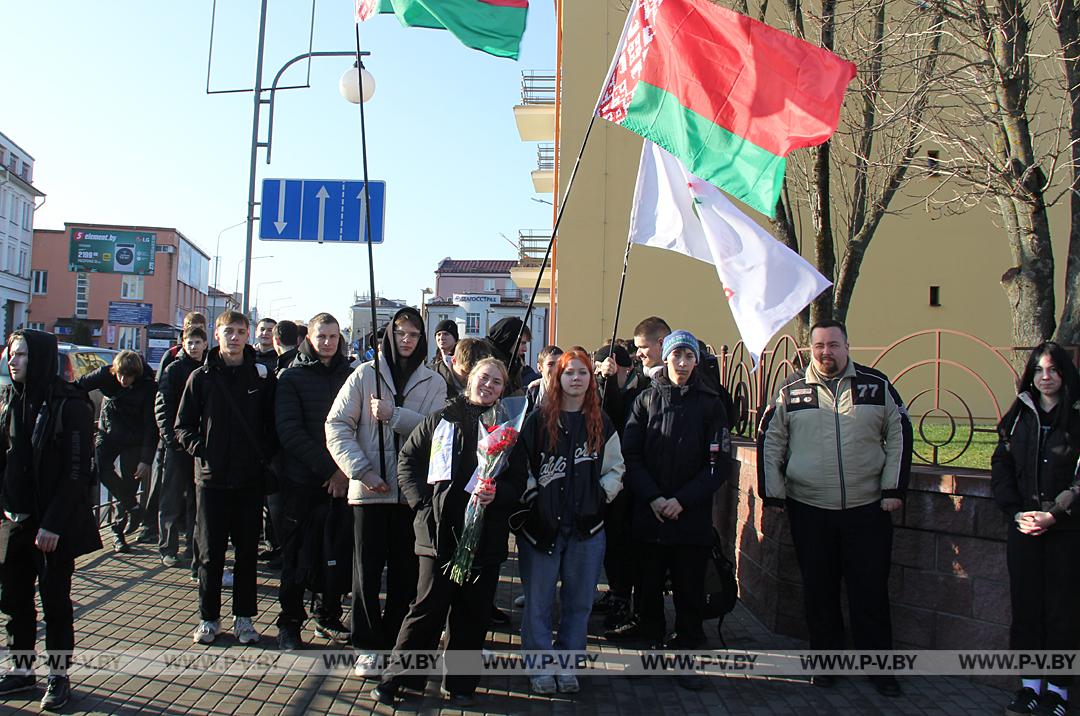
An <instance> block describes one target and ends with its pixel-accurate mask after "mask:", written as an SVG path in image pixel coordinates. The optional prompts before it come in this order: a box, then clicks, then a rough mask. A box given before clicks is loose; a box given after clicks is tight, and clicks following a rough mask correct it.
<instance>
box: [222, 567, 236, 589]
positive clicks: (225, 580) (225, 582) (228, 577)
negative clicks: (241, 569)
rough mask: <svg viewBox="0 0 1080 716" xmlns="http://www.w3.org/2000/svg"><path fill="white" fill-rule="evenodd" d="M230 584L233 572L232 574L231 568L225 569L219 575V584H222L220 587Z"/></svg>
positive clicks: (229, 585)
mask: <svg viewBox="0 0 1080 716" xmlns="http://www.w3.org/2000/svg"><path fill="white" fill-rule="evenodd" d="M232 585H233V574H232V570H229V569H227V570H225V572H224V573H223V574H222V575H221V586H222V587H231V586H232Z"/></svg>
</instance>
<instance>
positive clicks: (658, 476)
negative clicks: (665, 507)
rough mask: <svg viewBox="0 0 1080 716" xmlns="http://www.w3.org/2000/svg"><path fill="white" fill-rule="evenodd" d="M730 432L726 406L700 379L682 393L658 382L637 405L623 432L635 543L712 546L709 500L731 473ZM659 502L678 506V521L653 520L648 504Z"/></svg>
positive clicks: (661, 378) (663, 380)
mask: <svg viewBox="0 0 1080 716" xmlns="http://www.w3.org/2000/svg"><path fill="white" fill-rule="evenodd" d="M727 426H728V418H727V414H726V413H725V412H724V404H723V402H722V401H721V400H720V397H719V396H718V395H717V394H716V392H715V391H713V390H712V389H710V388H709V387H708V386H707V385H705V384H704V383H703V382H702V381H700V380H699V379H698V377H697V375H696V374H694V375H691V376H690V382H689V383H688V384H686V385H682V386H678V385H675V384H673V383H672V382H671V381H670V380H668V378H667V377H666V376H665V375H663V374H661V375H660V376H659V377H657V378H654V379H653V382H652V385H651V386H650V387H649V388H648V389H647V390H646V391H644V392H643V393H642V394H641V395H639V396H638V397H637V398H636V399H635V400H634V404H633V406H632V407H631V408H630V417H629V418H628V419H627V421H626V430H625V431H624V432H623V456H624V457H625V458H626V481H627V484H629V486H630V489H631V492H632V493H633V496H634V503H633V504H634V507H633V509H634V513H633V530H634V537H635V539H637V540H640V541H643V542H652V543H657V544H693V545H711V544H712V543H713V529H712V502H713V500H712V496H713V493H714V492H716V491H717V490H718V489H719V488H720V486H721V485H722V484H724V482H725V481H726V480H727V479H728V477H729V476H730V475H731V472H732V465H733V458H732V453H731V433H730V431H729V430H728V427H727ZM713 445H715V446H716V451H715V453H714V452H712V451H711V448H712V446H713ZM657 497H664V498H675V499H676V500H678V501H679V504H680V505H682V508H683V512H682V513H681V514H680V515H679V517H678V519H675V520H664V521H663V522H660V521H658V520H657V519H656V516H655V515H654V514H653V511H652V507H651V506H650V503H651V502H652V501H653V500H655V499H656V498H657Z"/></svg>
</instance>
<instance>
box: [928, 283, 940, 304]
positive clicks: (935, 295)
mask: <svg viewBox="0 0 1080 716" xmlns="http://www.w3.org/2000/svg"><path fill="white" fill-rule="evenodd" d="M930 305H931V306H940V305H941V286H931V287H930Z"/></svg>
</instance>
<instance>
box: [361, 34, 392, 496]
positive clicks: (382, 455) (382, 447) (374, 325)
mask: <svg viewBox="0 0 1080 716" xmlns="http://www.w3.org/2000/svg"><path fill="white" fill-rule="evenodd" d="M356 69H357V72H356V90H357V95H358V96H359V97H360V155H361V157H362V161H363V170H364V238H365V239H367V255H368V304H369V305H370V306H371V335H373V336H375V355H374V358H373V360H374V368H375V398H376V399H378V400H382V381H381V380H380V377H381V376H380V374H379V348H380V346H379V344H378V340H379V326H378V323H379V314H378V311H376V309H375V249H374V247H373V245H372V243H371V201H370V199H369V197H368V161H367V123H366V121H365V118H364V73H363V72H362V70H363V69H364V61H363V59H362V58H361V56H360V23H359V22H357V23H356ZM388 338H389V339H390V340H394V338H393V336H392V335H391V336H388ZM376 420H377V421H378V423H379V430H378V433H379V477H380V478H382V479H383V480H384V481H385V480H386V478H387V475H386V440H385V439H384V438H383V430H382V429H383V425H382V421H381V420H378V417H377V416H376Z"/></svg>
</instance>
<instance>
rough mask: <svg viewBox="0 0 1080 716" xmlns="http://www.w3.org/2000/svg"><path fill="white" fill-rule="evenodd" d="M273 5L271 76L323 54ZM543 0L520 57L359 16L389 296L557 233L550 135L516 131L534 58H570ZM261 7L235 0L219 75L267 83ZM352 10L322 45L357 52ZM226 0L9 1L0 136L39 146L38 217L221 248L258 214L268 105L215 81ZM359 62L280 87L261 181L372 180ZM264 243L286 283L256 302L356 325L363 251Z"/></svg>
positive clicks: (289, 7) (232, 256) (326, 17)
mask: <svg viewBox="0 0 1080 716" xmlns="http://www.w3.org/2000/svg"><path fill="white" fill-rule="evenodd" d="M269 5H270V10H269V17H270V21H269V24H268V29H267V53H266V61H265V64H266V83H267V84H269V81H270V79H272V77H273V74H274V73H275V72H276V71H277V69H278V68H279V67H280V66H281V65H282V64H284V62H285V61H287V60H288V59H290V58H292V57H294V56H295V55H298V54H300V53H302V52H305V51H306V50H307V47H308V28H309V21H310V10H311V5H310V2H306V1H305V0H270V3H269ZM531 5H532V7H531V8H530V10H529V21H528V28H527V29H526V32H525V38H524V41H523V45H522V53H521V60H520V61H519V62H513V61H511V60H506V59H500V58H496V57H491V56H489V55H486V54H484V53H481V52H477V51H475V50H470V49H468V48H466V47H464V46H463V45H461V44H460V43H458V42H457V40H456V39H455V38H454V37H453V36H451V35H450V34H449V33H447V32H441V31H434V30H423V29H407V28H403V27H401V26H400V24H398V22H397V20H396V19H394V18H393V17H392V16H380V17H377V18H375V19H373V20H371V21H369V22H367V23H365V24H364V25H362V26H361V37H362V42H363V46H364V49H367V50H370V51H371V52H372V56H371V58H370V59H369V60H367V64H368V68H369V70H370V71H371V73H372V74H373V75H374V76H375V79H376V85H377V91H376V95H375V97H374V99H373V100H372V101H371V102H370V103H369V104H368V105H366V107H367V109H368V110H369V111H368V112H367V127H368V140H369V143H368V153H369V154H368V157H369V158H368V161H369V168H370V171H371V176H372V178H374V179H383V180H385V181H386V182H387V192H388V198H387V206H388V209H387V229H386V230H387V237H386V243H385V244H384V245H382V246H377V247H376V249H375V266H376V278H377V286H376V290H377V291H378V292H379V293H380V294H382V295H384V296H387V297H390V298H401V299H405V300H407V301H408V302H410V303H414V304H415V303H417V302H418V301H419V300H420V290H421V289H422V288H424V287H433V284H434V270H435V267H436V266H437V264H438V262H439V260H440V259H442V258H443V257H446V256H452V257H454V258H516V253H515V250H514V248H513V247H512V246H511V245H510V244H508V243H507V242H506V241H505V240H503V238H501V237H500V233H501V234H505V235H506V236H507V237H509V238H511V239H516V234H517V230H518V229H521V228H543V227H548V226H550V224H551V208H550V207H549V206H547V205H545V204H540V203H537V202H535V201H533V200H532V197H534V196H536V195H535V194H534V193H533V190H532V182H531V180H530V176H529V172H530V170H531V169H533V168H534V167H535V156H536V154H535V152H536V150H535V144H532V143H525V142H522V141H520V139H519V138H518V134H517V129H516V126H515V124H514V117H513V111H512V107H513V106H514V105H515V104H517V103H518V102H519V99H520V97H519V86H520V76H521V71H522V70H528V69H551V68H553V67H554V64H555V28H554V24H555V21H554V8H553V5H554V3H552V2H549V1H548V0H533V2H532V3H531ZM258 6H259V2H258V0H219V2H218V18H217V23H216V33H215V40H214V59H213V67H212V77H211V82H212V86H213V87H214V88H217V89H222V88H234V87H250V86H251V84H252V80H253V78H254V67H255V46H256V40H257V31H258ZM352 6H353V2H352V0H317V2H316V15H315V28H314V49H315V50H325V51H333V50H349V49H352V48H353V47H354V36H353V27H354V26H353V24H352ZM211 7H212V2H211V0H196V1H192V2H183V3H158V2H145V1H144V0H110V1H109V2H95V3H87V2H75V1H74V0H62V1H61V0H52V1H50V2H23V3H15V2H7V3H3V5H2V9H0V24H2V25H3V26H4V27H5V29H6V32H5V33H4V45H5V47H4V55H5V57H6V58H7V62H6V72H5V73H4V99H3V103H2V104H0V107H2V109H0V131H3V132H4V133H5V134H6V135H7V136H8V137H10V138H11V139H12V140H13V141H14V142H16V143H17V144H19V145H20V146H21V147H22V148H23V149H25V150H26V151H27V152H29V153H30V154H31V155H32V156H33V157H34V159H35V169H34V177H35V178H34V184H35V185H36V186H37V187H38V188H39V189H41V190H42V191H44V192H45V193H46V194H47V195H48V198H47V200H46V203H45V205H44V206H43V207H42V209H41V210H39V211H38V213H37V215H36V217H35V220H34V225H35V227H37V228H61V227H62V226H63V223H64V222H65V221H71V222H96V223H111V224H141V225H152V226H166V227H176V228H177V229H179V230H180V231H181V232H183V233H184V234H185V235H186V236H187V237H188V238H189V239H191V240H192V241H194V242H195V243H197V244H198V245H199V246H200V247H201V248H202V249H203V250H204V251H206V253H208V254H210V255H211V256H213V255H214V254H215V248H216V247H215V244H216V241H217V237H218V233H219V232H220V231H221V230H222V229H224V228H225V227H228V226H230V225H231V224H236V223H237V222H241V221H243V219H244V217H245V211H246V209H245V203H246V200H247V176H248V161H249V151H250V149H249V147H250V138H251V107H252V100H251V95H250V94H235V95H207V94H206V92H205V87H206V64H207V50H208V46H209V38H210V15H211ZM349 66H351V62H349V61H347V60H345V59H343V58H342V59H339V58H321V59H316V60H314V61H313V62H312V64H311V85H312V86H311V88H310V89H303V90H294V91H289V92H283V93H279V95H278V99H277V106H276V109H275V124H274V151H273V163H272V164H270V165H269V166H267V165H266V164H265V162H264V159H263V158H262V156H260V163H259V178H260V180H261V178H263V177H275V178H276V177H296V178H304V177H309V178H319V179H337V178H341V179H346V178H356V179H359V178H360V177H361V163H360V131H359V115H358V111H357V108H356V106H355V105H351V104H348V103H346V102H345V101H344V100H343V99H341V97H340V95H339V94H338V79H339V77H340V75H341V73H342V72H343V71H344V70H345V69H347V68H348V67H349ZM305 71H306V66H305V65H304V64H303V63H298V64H297V65H295V66H294V67H293V68H292V69H291V70H290V71H289V73H288V74H287V75H286V77H285V78H284V79H285V81H286V82H287V83H290V84H291V83H295V84H300V83H302V82H303V80H304V76H305ZM290 80H291V82H290ZM264 126H265V124H264ZM538 198H543V199H550V196H549V195H547V196H541V197H538ZM256 231H257V229H256ZM256 236H257V234H256ZM243 244H244V229H243V227H242V226H239V227H236V228H233V229H230V230H228V231H226V232H225V233H224V235H223V236H222V237H221V249H220V253H221V256H222V259H221V272H220V284H221V287H222V288H223V289H225V290H231V289H232V287H233V281H234V277H235V275H236V267H237V262H238V261H239V260H240V259H242V257H243ZM254 253H255V255H256V256H259V255H272V256H273V257H274V258H272V259H266V260H262V261H256V262H254V264H253V274H252V292H253V294H254V291H255V289H256V287H257V286H258V285H259V284H260V283H264V282H271V281H282V283H273V284H267V285H264V286H263V287H262V288H261V289H260V296H259V299H260V302H261V303H262V304H263V307H264V309H265V308H268V307H269V302H270V301H274V305H275V307H276V310H275V313H277V314H285V315H284V317H288V318H306V317H309V316H311V315H312V314H314V313H316V312H318V311H323V310H328V311H330V312H332V313H334V314H335V315H337V316H338V318H339V319H341V320H342V321H343V323H344V322H345V321H347V320H348V319H347V316H346V315H345V314H346V310H347V308H348V306H349V305H350V304H351V303H352V296H353V291H354V290H357V291H360V292H364V293H366V290H367V285H368V284H367V258H366V256H367V253H366V249H365V248H364V247H363V246H358V245H349V246H328V245H324V246H311V245H299V244H286V243H282V242H274V243H270V242H261V241H259V240H258V239H257V238H256V241H255V248H254ZM213 278H214V267H213V265H212V266H211V281H213ZM242 280H243V279H242V276H241V281H242ZM287 297H291V298H287ZM289 304H293V307H292V308H286V307H287V306H289ZM279 317H280V316H279Z"/></svg>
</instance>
